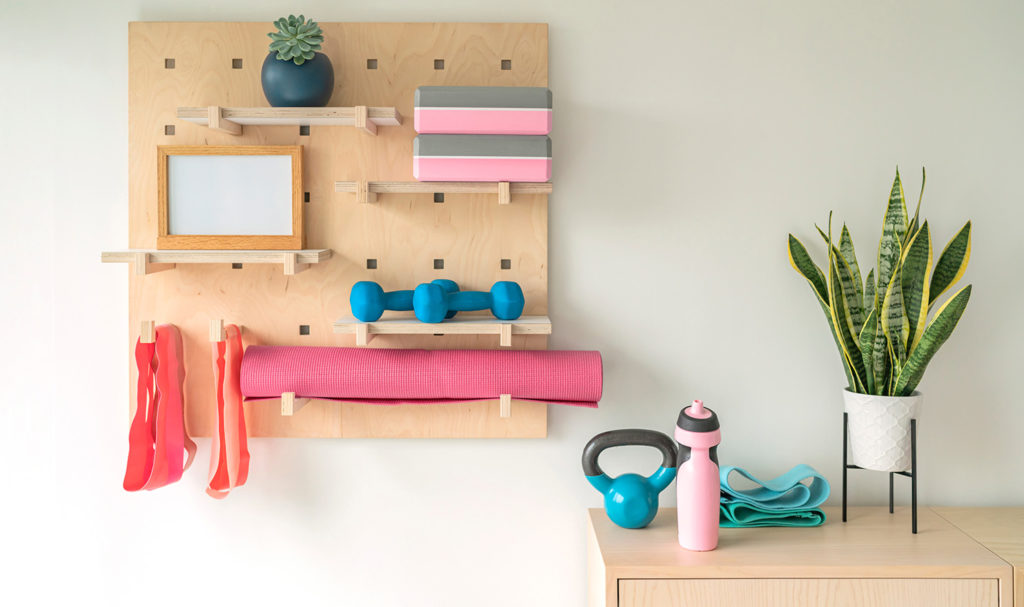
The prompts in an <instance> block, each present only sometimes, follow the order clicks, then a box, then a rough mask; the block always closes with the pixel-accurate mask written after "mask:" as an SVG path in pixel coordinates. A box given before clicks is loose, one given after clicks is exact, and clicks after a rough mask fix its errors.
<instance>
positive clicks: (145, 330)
mask: <svg viewBox="0 0 1024 607" xmlns="http://www.w3.org/2000/svg"><path fill="white" fill-rule="evenodd" d="M140 325H141V326H140V327H139V341H140V342H141V343H144V344H151V343H155V342H156V322H154V321H152V320H144V321H142V322H141V323H140Z"/></svg>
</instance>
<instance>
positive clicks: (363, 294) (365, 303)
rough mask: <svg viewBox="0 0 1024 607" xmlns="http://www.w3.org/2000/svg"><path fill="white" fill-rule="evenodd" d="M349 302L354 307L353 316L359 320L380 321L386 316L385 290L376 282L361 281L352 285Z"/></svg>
mask: <svg viewBox="0 0 1024 607" xmlns="http://www.w3.org/2000/svg"><path fill="white" fill-rule="evenodd" d="M348 302H349V305H350V306H351V307H352V316H355V317H356V318H357V319H359V320H361V321H363V322H373V321H375V320H379V319H380V317H381V315H382V314H384V289H382V288H380V285H379V284H377V283H375V282H372V281H369V280H361V281H359V282H357V283H356V284H354V285H352V291H351V293H349V297H348Z"/></svg>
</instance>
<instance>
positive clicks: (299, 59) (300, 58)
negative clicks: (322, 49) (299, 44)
mask: <svg viewBox="0 0 1024 607" xmlns="http://www.w3.org/2000/svg"><path fill="white" fill-rule="evenodd" d="M292 61H294V62H295V65H302V64H303V63H305V62H306V59H305V58H304V57H303V56H302V55H299V56H298V57H296V58H294V59H292Z"/></svg>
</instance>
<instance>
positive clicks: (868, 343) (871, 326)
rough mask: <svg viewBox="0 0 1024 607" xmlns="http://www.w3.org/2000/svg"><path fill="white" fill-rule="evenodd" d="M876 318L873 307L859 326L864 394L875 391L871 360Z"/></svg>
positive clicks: (873, 350)
mask: <svg viewBox="0 0 1024 607" xmlns="http://www.w3.org/2000/svg"><path fill="white" fill-rule="evenodd" d="M877 319H878V312H876V311H875V309H874V308H871V311H870V312H868V317H867V319H866V320H865V321H864V325H863V326H862V327H861V328H860V338H859V341H860V356H861V360H862V361H863V362H864V375H865V377H864V389H865V390H866V392H865V394H874V393H875V373H874V361H873V360H872V358H873V355H874V353H875V345H874V340H875V324H876V320H877Z"/></svg>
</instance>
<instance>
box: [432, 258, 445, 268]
mask: <svg viewBox="0 0 1024 607" xmlns="http://www.w3.org/2000/svg"><path fill="white" fill-rule="evenodd" d="M434 269H435V270H443V269H444V260H443V259H435V260H434Z"/></svg>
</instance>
